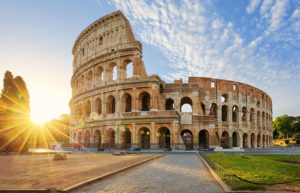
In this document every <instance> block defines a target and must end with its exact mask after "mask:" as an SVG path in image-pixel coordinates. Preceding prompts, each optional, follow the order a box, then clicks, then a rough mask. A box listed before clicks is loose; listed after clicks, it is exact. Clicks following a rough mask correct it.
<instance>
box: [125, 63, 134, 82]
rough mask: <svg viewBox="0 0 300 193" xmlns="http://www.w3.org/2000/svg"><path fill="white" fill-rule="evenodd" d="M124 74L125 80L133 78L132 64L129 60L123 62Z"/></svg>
mask: <svg viewBox="0 0 300 193" xmlns="http://www.w3.org/2000/svg"><path fill="white" fill-rule="evenodd" d="M124 68H125V70H124V72H125V78H131V77H133V75H134V74H133V62H132V61H131V60H129V59H127V60H125V61H124Z"/></svg>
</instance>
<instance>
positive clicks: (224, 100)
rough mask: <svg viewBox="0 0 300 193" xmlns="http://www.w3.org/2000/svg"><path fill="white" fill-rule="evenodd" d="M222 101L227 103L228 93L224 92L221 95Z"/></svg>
mask: <svg viewBox="0 0 300 193" xmlns="http://www.w3.org/2000/svg"><path fill="white" fill-rule="evenodd" d="M221 102H222V103H227V102H228V95H227V94H223V95H222V96H221Z"/></svg>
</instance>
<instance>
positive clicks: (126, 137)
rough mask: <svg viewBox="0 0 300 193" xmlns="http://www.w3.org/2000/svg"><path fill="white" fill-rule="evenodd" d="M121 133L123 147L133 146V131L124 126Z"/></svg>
mask: <svg viewBox="0 0 300 193" xmlns="http://www.w3.org/2000/svg"><path fill="white" fill-rule="evenodd" d="M120 135H121V148H122V149H126V148H130V147H131V131H130V129H128V128H126V127H125V128H122V129H121V131H120Z"/></svg>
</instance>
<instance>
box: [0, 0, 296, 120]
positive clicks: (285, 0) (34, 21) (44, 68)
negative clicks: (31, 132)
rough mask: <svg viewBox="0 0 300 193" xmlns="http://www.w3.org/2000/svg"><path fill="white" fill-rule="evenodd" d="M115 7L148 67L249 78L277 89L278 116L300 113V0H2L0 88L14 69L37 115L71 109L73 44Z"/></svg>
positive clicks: (174, 73)
mask: <svg viewBox="0 0 300 193" xmlns="http://www.w3.org/2000/svg"><path fill="white" fill-rule="evenodd" d="M116 10H121V11H122V12H123V13H124V14H125V15H126V16H127V17H128V18H129V20H130V22H131V25H132V28H133V31H134V34H135V36H136V39H138V40H140V41H141V42H142V43H143V60H144V62H145V65H146V69H147V72H148V74H158V75H160V76H161V77H162V78H163V79H164V80H165V81H167V82H172V81H173V79H179V78H183V79H185V80H186V79H187V77H188V76H207V77H215V78H223V79H229V80H236V81H241V82H245V83H248V84H251V85H253V86H256V87H258V88H260V89H262V90H264V91H266V92H267V93H268V94H269V95H270V96H271V98H272V99H273V109H274V117H275V116H278V115H282V114H289V115H300V113H299V109H300V84H299V83H300V1H298V0H253V1H247V0H240V1H237V0H226V1H223V0H219V1H217V0H206V1H187V0H185V1H160V0H157V1H135V0H124V1H121V0H120V1H118V0H109V1H104V0H98V1H97V0H51V1H40V0H27V1H22V0H0V27H1V28H0V29H1V30H0V84H1V85H0V88H2V80H3V74H4V72H5V71H6V70H10V71H12V72H13V74H14V75H21V76H22V77H23V78H24V80H25V81H26V83H27V86H28V89H29V93H30V97H31V110H32V114H33V117H38V116H39V117H43V119H45V120H47V119H48V120H49V119H51V118H53V117H57V116H59V115H60V114H61V113H68V112H69V109H68V102H69V100H70V98H71V88H70V79H71V76H72V54H71V50H72V46H73V43H74V41H75V39H76V38H77V36H78V35H79V33H80V32H81V31H82V30H83V29H84V28H85V27H87V26H88V25H89V24H90V23H92V22H93V21H95V20H97V19H98V18H100V17H102V16H104V15H106V14H109V13H111V12H113V11H116ZM54 104H55V105H54Z"/></svg>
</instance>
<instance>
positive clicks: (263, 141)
mask: <svg viewBox="0 0 300 193" xmlns="http://www.w3.org/2000/svg"><path fill="white" fill-rule="evenodd" d="M265 142H266V139H265V135H263V137H262V147H263V148H265V147H266V146H265Z"/></svg>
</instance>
